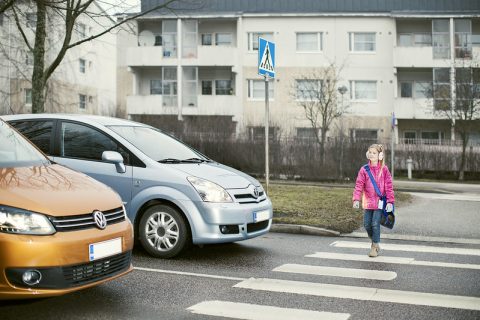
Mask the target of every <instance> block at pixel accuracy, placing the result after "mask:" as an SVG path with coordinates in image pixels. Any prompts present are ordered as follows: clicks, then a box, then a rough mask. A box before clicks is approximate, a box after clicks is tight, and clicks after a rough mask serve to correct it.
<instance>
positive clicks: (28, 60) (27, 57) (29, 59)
mask: <svg viewBox="0 0 480 320" xmlns="http://www.w3.org/2000/svg"><path fill="white" fill-rule="evenodd" d="M25 64H26V65H27V66H33V52H31V51H25Z"/></svg>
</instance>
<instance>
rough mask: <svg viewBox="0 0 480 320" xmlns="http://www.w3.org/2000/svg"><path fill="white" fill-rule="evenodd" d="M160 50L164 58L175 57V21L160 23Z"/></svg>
mask: <svg viewBox="0 0 480 320" xmlns="http://www.w3.org/2000/svg"><path fill="white" fill-rule="evenodd" d="M162 50H163V57H164V58H176V57H177V21H176V20H163V21H162Z"/></svg>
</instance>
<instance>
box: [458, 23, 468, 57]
mask: <svg viewBox="0 0 480 320" xmlns="http://www.w3.org/2000/svg"><path fill="white" fill-rule="evenodd" d="M455 58H467V59H471V58H472V22H471V21H470V20H468V19H455Z"/></svg>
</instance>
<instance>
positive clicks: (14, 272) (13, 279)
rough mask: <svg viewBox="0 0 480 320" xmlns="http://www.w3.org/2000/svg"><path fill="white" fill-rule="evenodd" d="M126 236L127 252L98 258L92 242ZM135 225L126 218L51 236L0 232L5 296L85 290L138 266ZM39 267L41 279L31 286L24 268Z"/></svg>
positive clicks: (1, 294)
mask: <svg viewBox="0 0 480 320" xmlns="http://www.w3.org/2000/svg"><path fill="white" fill-rule="evenodd" d="M115 238H121V239H122V240H121V243H122V245H121V247H122V252H121V253H119V254H117V255H114V256H110V257H106V258H102V259H99V260H95V261H90V259H89V244H92V243H98V242H102V241H107V240H110V239H115ZM132 248H133V229H132V225H131V223H130V222H129V221H128V220H126V221H124V222H121V223H117V224H112V225H109V226H108V227H107V228H106V229H105V230H102V231H101V230H98V229H88V230H81V231H72V232H57V233H55V234H54V235H51V236H28V235H15V234H5V233H0V299H23V298H35V297H48V296H56V295H62V294H65V293H69V292H73V291H77V290H81V289H84V288H88V287H92V286H95V285H98V284H101V283H103V282H105V281H108V280H112V279H115V278H117V277H120V276H122V275H124V274H126V273H128V272H130V271H132V270H133V268H132V264H131V250H132ZM27 270H37V271H40V272H41V274H42V280H41V281H40V282H39V283H38V284H35V285H31V286H28V285H26V284H25V283H23V282H22V281H21V276H22V274H23V272H25V271H27Z"/></svg>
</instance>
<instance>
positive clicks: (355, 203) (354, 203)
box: [353, 200, 360, 209]
mask: <svg viewBox="0 0 480 320" xmlns="http://www.w3.org/2000/svg"><path fill="white" fill-rule="evenodd" d="M353 208H354V209H359V208H360V201H358V200H355V201H353Z"/></svg>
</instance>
